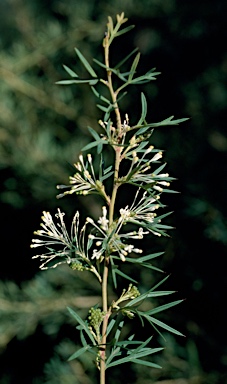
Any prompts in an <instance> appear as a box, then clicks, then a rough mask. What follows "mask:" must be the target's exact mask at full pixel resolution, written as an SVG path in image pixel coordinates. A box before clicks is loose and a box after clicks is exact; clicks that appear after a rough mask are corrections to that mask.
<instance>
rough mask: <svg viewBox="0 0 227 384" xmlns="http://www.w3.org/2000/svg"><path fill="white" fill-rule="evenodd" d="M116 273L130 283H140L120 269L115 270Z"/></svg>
mask: <svg viewBox="0 0 227 384" xmlns="http://www.w3.org/2000/svg"><path fill="white" fill-rule="evenodd" d="M115 273H117V274H118V275H120V276H121V277H123V278H124V279H127V280H129V281H132V282H133V283H136V284H137V283H138V281H136V280H134V279H133V278H132V277H130V276H128V275H126V273H123V272H122V271H120V270H119V269H116V270H115Z"/></svg>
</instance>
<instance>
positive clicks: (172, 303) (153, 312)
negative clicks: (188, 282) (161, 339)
mask: <svg viewBox="0 0 227 384" xmlns="http://www.w3.org/2000/svg"><path fill="white" fill-rule="evenodd" d="M182 301H184V300H176V301H172V302H171V303H168V304H164V305H160V306H159V307H156V308H154V309H151V310H150V311H146V315H149V316H150V315H154V314H155V313H159V312H162V311H166V310H167V309H169V308H171V307H174V306H175V305H178V304H180V303H182Z"/></svg>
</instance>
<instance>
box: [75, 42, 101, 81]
mask: <svg viewBox="0 0 227 384" xmlns="http://www.w3.org/2000/svg"><path fill="white" fill-rule="evenodd" d="M75 51H76V53H77V56H78V57H79V59H80V61H81V62H82V64H83V65H84V67H85V68H86V70H87V71H88V72H89V73H90V75H91V76H92V77H97V75H96V73H95V71H94V69H93V68H92V67H91V66H90V64H89V62H88V61H87V60H86V59H85V57H84V56H83V55H82V53H81V52H80V51H79V49H77V48H75Z"/></svg>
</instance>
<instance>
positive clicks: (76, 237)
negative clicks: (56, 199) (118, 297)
mask: <svg viewBox="0 0 227 384" xmlns="http://www.w3.org/2000/svg"><path fill="white" fill-rule="evenodd" d="M55 216H56V218H57V219H58V220H59V222H57V224H55V222H54V220H53V218H52V216H51V214H50V213H49V212H43V216H42V220H43V222H42V223H41V224H40V226H41V227H42V229H41V230H38V231H35V232H34V234H35V235H37V236H39V237H41V239H36V238H35V239H32V244H31V248H37V247H45V248H46V249H47V252H45V253H42V254H39V255H35V256H33V259H35V258H40V259H41V261H42V264H41V266H40V268H41V269H48V268H55V267H57V266H58V265H60V264H63V263H67V264H69V266H70V267H71V268H72V269H77V270H80V271H82V270H84V269H86V270H90V271H91V272H93V273H95V274H96V276H97V277H98V279H99V280H101V278H100V275H99V274H98V272H97V270H96V269H95V267H94V266H93V265H92V263H91V261H90V259H89V256H88V253H89V249H90V247H91V246H92V239H88V241H86V240H87V239H86V238H85V233H86V226H87V223H88V220H87V221H86V223H85V224H84V226H83V227H82V228H81V229H79V212H78V211H77V212H76V214H75V215H74V217H73V220H72V225H71V233H70V234H69V233H68V231H67V229H66V225H65V222H64V213H63V212H61V210H60V209H58V213H57V214H56V215H55ZM53 247H54V248H53Z"/></svg>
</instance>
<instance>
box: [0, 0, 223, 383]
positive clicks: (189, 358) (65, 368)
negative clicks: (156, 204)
mask: <svg viewBox="0 0 227 384" xmlns="http://www.w3.org/2000/svg"><path fill="white" fill-rule="evenodd" d="M79 3H80V4H79ZM122 11H124V12H125V14H126V16H127V17H128V18H129V23H130V24H135V26H136V27H135V29H134V30H132V31H131V32H130V33H129V34H127V35H124V36H123V37H122V38H121V39H120V38H119V40H118V43H115V45H114V47H113V58H112V60H113V64H114V63H116V62H117V61H118V60H119V59H120V58H122V57H124V56H125V55H126V54H128V53H129V52H130V51H131V50H132V49H134V48H135V47H139V49H140V51H141V53H142V58H141V64H140V67H139V72H141V73H143V72H144V71H146V70H148V69H150V68H152V67H156V68H157V70H159V71H160V72H162V74H161V75H160V76H158V78H157V80H156V81H155V82H152V83H151V84H149V85H145V86H143V87H141V89H138V87H134V88H133V87H132V88H131V90H130V92H129V95H128V96H127V101H125V102H124V103H123V104H122V108H123V110H124V112H126V113H128V114H129V117H130V121H131V123H134V122H136V121H137V119H138V117H139V114H140V109H141V106H140V92H141V91H143V92H144V93H145V94H146V96H147V100H148V106H149V107H148V119H147V120H148V121H153V122H156V121H159V120H160V119H164V118H167V117H169V116H171V115H174V116H175V117H176V118H181V117H190V120H189V121H187V122H186V123H183V124H181V125H179V126H172V127H163V128H159V129H157V130H156V131H155V133H154V135H153V141H152V144H154V145H155V146H157V147H158V148H161V149H164V150H165V151H166V152H165V161H167V163H168V172H169V173H170V174H171V176H174V177H176V179H177V180H176V181H175V183H174V188H175V189H176V190H178V191H179V192H180V194H178V195H171V196H170V195H168V197H166V203H167V204H168V206H169V207H170V210H173V211H174V215H172V218H171V220H170V222H171V224H172V225H174V227H176V229H175V230H174V231H172V232H171V238H170V239H168V240H166V239H165V240H161V242H160V243H159V245H157V244H156V243H155V244H154V247H158V246H159V247H162V249H161V250H163V249H165V250H166V253H165V255H164V257H163V259H162V261H160V263H161V267H162V268H164V269H165V270H166V272H167V273H171V277H170V279H169V282H168V283H167V285H166V287H167V288H170V289H174V290H177V291H178V293H177V294H176V295H177V298H176V299H178V298H186V299H187V300H186V301H185V302H184V303H183V304H181V305H180V306H178V307H176V308H173V310H171V311H168V313H167V314H166V315H165V316H164V319H165V320H166V321H167V323H168V324H170V325H171V326H173V327H175V328H177V329H179V330H180V331H181V332H182V333H184V334H185V335H186V338H185V339H184V340H183V339H182V338H179V337H172V336H170V335H166V339H167V343H165V342H164V346H165V348H166V349H165V352H164V354H162V356H160V357H158V358H157V361H158V362H159V363H160V364H161V365H162V366H163V370H162V371H157V370H155V371H151V370H146V369H144V368H143V367H142V368H141V367H139V366H138V367H130V366H122V367H123V368H121V369H120V368H119V369H113V370H112V372H111V377H110V378H109V383H117V382H120V381H121V380H122V374H124V381H125V382H126V383H141V384H143V383H144V384H148V383H163V384H164V383H165V384H167V383H169V384H170V383H171V384H188V383H189V384H201V383H204V384H207V383H208V384H216V383H218V384H219V383H220V384H222V383H226V382H227V376H226V368H227V346H226V345H227V344H226V315H225V312H226V311H225V306H226V293H227V289H226V288H227V280H226V267H227V252H226V251H227V222H226V215H227V212H226V211H227V206H226V196H227V179H226V172H227V167H226V157H227V132H226V118H227V108H226V107H227V88H226V80H227V49H226V41H227V32H226V14H227V2H226V1H224V0H219V1H215V2H214V1H212V0H206V1H199V2H198V1H195V0H184V1H180V0H178V1H174V0H147V1H146V0H140V1H133V0H128V1H126V0H125V1H115V2H112V1H110V0H108V1H89V0H84V1H83V2H81V1H80V2H79V1H73V0H72V1H67V2H66V1H65V2H64V1H60V0H52V1H49V2H48V5H47V2H46V1H44V0H43V1H41V0H34V1H32V2H31V1H28V0H24V1H23V0H1V1H0V36H1V37H0V89H1V98H0V167H1V190H0V200H1V243H2V251H1V268H0V278H1V280H0V352H1V355H0V383H3V384H8V383H18V382H21V383H23V384H26V383H35V384H37V383H43V382H45V383H62V384H63V383H64V384H71V383H82V384H83V383H84V384H90V383H92V382H93V379H91V378H93V377H94V375H95V373H94V372H95V371H94V369H93V367H92V368H90V362H89V359H87V357H84V358H83V360H82V361H79V362H78V361H73V362H70V364H69V363H67V362H65V361H66V360H67V358H68V356H69V355H70V354H71V353H73V352H74V351H75V344H76V343H77V336H78V335H77V333H76V331H75V324H74V322H73V320H71V319H70V317H69V316H68V315H67V313H66V310H65V307H66V306H67V305H69V306H70V305H71V306H74V307H77V308H80V314H81V315H83V314H84V316H86V308H87V307H89V306H91V305H92V304H94V303H96V301H95V297H94V296H96V295H99V289H98V288H99V287H98V286H97V284H96V283H95V282H92V281H90V278H89V276H85V277H84V276H82V277H81V275H79V274H78V275H76V279H75V274H74V273H72V272H71V270H70V269H69V268H64V267H63V268H59V269H56V270H54V271H47V272H40V271H39V269H38V266H39V263H38V262H36V261H34V260H33V261H32V260H31V257H32V255H33V254H34V252H33V253H32V252H31V251H30V249H29V244H30V241H31V238H32V233H33V230H35V229H38V227H39V222H40V215H41V212H42V210H50V211H51V212H53V211H54V210H55V209H56V207H58V206H60V207H61V209H63V210H65V211H66V212H67V213H68V214H69V216H70V215H71V216H72V215H73V213H74V212H75V210H76V209H78V208H79V209H81V210H82V212H83V213H84V215H85V214H86V212H87V209H88V210H89V209H92V210H93V213H94V214H95V213H96V202H95V201H94V200H89V199H88V200H86V199H85V200H83V199H80V198H76V197H70V198H65V199H63V200H60V201H58V200H56V197H55V196H56V189H55V186H56V184H58V183H67V180H68V175H70V174H72V173H73V168H72V166H71V164H73V163H74V162H75V161H76V160H77V156H78V153H79V151H80V148H81V147H82V146H83V145H84V143H86V142H88V140H89V139H90V138H89V134H88V132H87V130H86V127H87V126H88V125H90V126H92V127H94V128H97V127H98V125H97V120H99V119H100V118H101V117H102V114H101V111H99V110H98V109H97V108H96V106H95V99H94V95H93V94H92V93H91V91H90V89H89V87H86V86H84V87H82V86H81V87H80V86H78V87H73V86H72V87H60V86H57V85H55V82H56V81H58V80H61V79H63V78H67V75H66V74H65V72H64V70H63V68H62V64H66V65H68V66H69V67H72V68H73V69H76V72H79V73H80V74H81V75H82V76H84V73H83V69H82V67H81V66H80V64H79V63H78V62H77V58H76V55H75V52H74V47H75V46H76V47H78V48H79V49H80V50H81V51H82V52H83V54H84V55H85V56H86V57H87V59H88V60H89V61H90V62H91V60H92V57H96V58H98V59H102V46H101V45H102V44H101V42H102V38H103V34H104V31H105V24H106V20H107V16H108V15H111V16H112V17H115V15H116V13H121V12H122ZM118 44H119V45H118ZM85 76H86V74H85ZM89 204H90V207H89ZM141 279H142V285H143V286H144V287H149V286H150V284H151V283H152V281H153V277H152V276H148V275H147V274H146V273H144V272H141ZM84 295H87V296H88V298H87V299H83V300H82V302H81V301H80V297H84ZM89 300H90V301H89ZM136 327H137V324H136ZM139 327H140V326H139ZM147 327H148V326H147ZM137 329H138V327H137ZM144 331H145V334H146V332H147V331H148V329H147V328H146V329H143V328H140V332H141V334H143V333H144ZM161 343H163V342H162V341H161Z"/></svg>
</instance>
